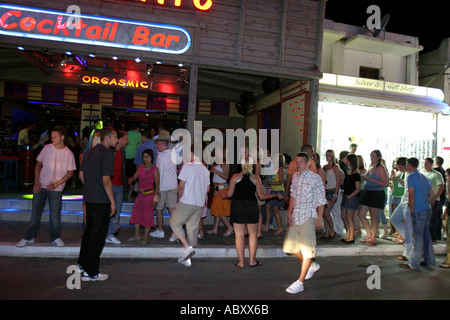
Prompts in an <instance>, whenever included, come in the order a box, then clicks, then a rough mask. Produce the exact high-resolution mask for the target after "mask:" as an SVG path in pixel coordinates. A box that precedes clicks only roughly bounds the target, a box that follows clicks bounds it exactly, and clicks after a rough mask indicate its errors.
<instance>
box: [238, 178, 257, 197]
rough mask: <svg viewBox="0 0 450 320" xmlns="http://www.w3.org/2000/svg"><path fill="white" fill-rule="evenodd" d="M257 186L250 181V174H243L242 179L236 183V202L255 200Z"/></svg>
mask: <svg viewBox="0 0 450 320" xmlns="http://www.w3.org/2000/svg"><path fill="white" fill-rule="evenodd" d="M255 192H256V185H255V184H254V183H253V182H252V181H251V180H250V174H243V175H242V179H241V180H240V181H239V182H237V183H236V185H235V189H234V194H233V199H234V200H255V201H256V198H255Z"/></svg>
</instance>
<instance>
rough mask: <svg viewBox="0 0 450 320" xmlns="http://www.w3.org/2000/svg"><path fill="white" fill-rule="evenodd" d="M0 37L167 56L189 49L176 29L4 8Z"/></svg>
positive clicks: (184, 36)
mask: <svg viewBox="0 0 450 320" xmlns="http://www.w3.org/2000/svg"><path fill="white" fill-rule="evenodd" d="M74 21H76V22H74ZM71 23H72V25H71ZM0 34H2V35H7V36H15V37H24V38H31V39H42V40H53V41H63V42H68V43H80V44H88V45H98V46H106V47H115V48H125V49H133V50H142V51H155V52H163V53H170V54H181V53H184V52H186V51H187V50H188V49H189V47H190V46H191V36H190V35H189V33H188V32H187V31H186V30H185V29H184V28H182V27H178V26H173V25H165V24H155V23H148V22H141V21H131V20H120V19H115V18H106V17H97V16H91V15H86V14H79V15H77V17H76V19H74V16H73V15H72V14H71V13H66V12H60V11H52V10H45V9H36V8H27V7H21V6H14V5H7V4H0Z"/></svg>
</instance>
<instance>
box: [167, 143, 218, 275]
mask: <svg viewBox="0 0 450 320" xmlns="http://www.w3.org/2000/svg"><path fill="white" fill-rule="evenodd" d="M191 161H192V162H189V163H186V164H184V165H183V168H182V169H181V172H180V175H179V176H178V179H179V180H180V182H179V184H178V196H179V198H180V200H179V202H178V204H177V207H176V208H175V210H174V211H173V213H172V215H171V217H170V227H171V228H172V230H173V233H174V234H175V236H176V237H177V238H178V240H179V241H180V242H181V244H182V245H183V247H184V252H183V255H182V256H181V257H180V258H179V259H178V262H180V263H182V264H184V265H186V266H190V265H191V263H190V258H191V257H192V256H193V255H194V254H195V251H194V247H196V246H197V239H198V228H199V224H200V219H201V216H202V212H203V207H204V206H205V202H206V197H207V195H208V191H209V180H210V179H209V171H208V169H206V167H205V166H204V165H203V164H202V163H201V162H199V159H198V157H195V156H194V153H193V152H191ZM184 225H185V226H186V231H185V230H184V228H183V226H184Z"/></svg>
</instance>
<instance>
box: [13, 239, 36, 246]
mask: <svg viewBox="0 0 450 320" xmlns="http://www.w3.org/2000/svg"><path fill="white" fill-rule="evenodd" d="M33 243H34V238H33V239H31V240H25V239H22V240H20V241H19V242H17V244H16V247H18V248H23V247H25V246H27V245H29V244H33Z"/></svg>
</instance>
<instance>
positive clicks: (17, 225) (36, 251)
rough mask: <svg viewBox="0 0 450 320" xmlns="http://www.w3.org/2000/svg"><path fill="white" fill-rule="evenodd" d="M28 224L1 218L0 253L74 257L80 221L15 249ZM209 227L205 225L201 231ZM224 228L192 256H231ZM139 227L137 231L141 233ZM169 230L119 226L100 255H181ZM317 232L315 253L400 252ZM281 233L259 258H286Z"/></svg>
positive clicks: (438, 248) (268, 238) (441, 248)
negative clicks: (52, 239) (143, 240)
mask: <svg viewBox="0 0 450 320" xmlns="http://www.w3.org/2000/svg"><path fill="white" fill-rule="evenodd" d="M27 227H28V222H24V221H1V222H0V256H8V257H48V258H75V257H78V254H79V250H80V244H81V236H82V234H83V230H82V224H80V223H63V226H62V233H61V237H62V239H63V241H64V242H65V246H64V247H56V246H53V245H51V244H50V243H49V240H48V237H49V236H48V223H47V222H42V223H41V226H40V229H39V233H38V236H37V237H36V239H35V243H34V244H32V245H29V246H26V247H23V248H17V247H16V243H17V242H18V241H20V240H21V239H22V237H23V234H24V232H25V230H26V228H27ZM209 229H210V226H206V227H205V231H207V230H209ZM224 232H225V229H223V228H219V233H218V235H208V234H206V232H205V236H204V238H202V239H199V240H198V248H196V254H195V257H196V258H235V257H236V256H237V255H236V250H235V244H234V240H235V239H234V235H232V236H230V237H228V238H226V237H224V236H223V233H224ZM142 234H143V230H142V231H141V235H142ZM170 235H171V233H170V230H168V229H166V230H165V237H164V238H162V239H159V238H151V240H150V243H149V244H147V245H141V244H139V243H136V242H129V241H127V240H128V239H130V238H132V237H133V236H134V226H132V225H128V224H127V225H123V224H122V226H121V230H120V233H119V236H118V238H119V240H121V242H122V244H120V245H114V244H106V245H105V248H104V249H103V253H102V257H103V258H136V259H153V258H155V259H156V258H157V259H160V258H178V257H179V256H180V255H181V254H182V251H183V249H182V246H181V245H180V244H178V243H177V242H170V241H169V237H170ZM320 236H321V235H320V234H317V256H318V257H334V256H394V255H401V254H402V252H403V245H399V244H396V243H394V242H392V241H390V240H385V239H377V241H378V244H377V245H376V246H370V247H369V246H366V245H364V244H362V243H360V242H359V240H360V238H359V239H358V240H357V241H356V242H355V244H343V243H342V242H341V241H339V238H335V239H332V240H324V239H320ZM283 241H284V235H278V236H275V235H273V233H272V232H268V233H266V234H265V235H264V238H263V239H260V240H259V241H258V253H257V257H259V258H277V257H287V255H286V254H285V253H284V252H283V250H282V247H283ZM445 249H446V244H445V242H444V241H439V242H438V243H436V244H434V250H435V254H436V255H443V254H445Z"/></svg>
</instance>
